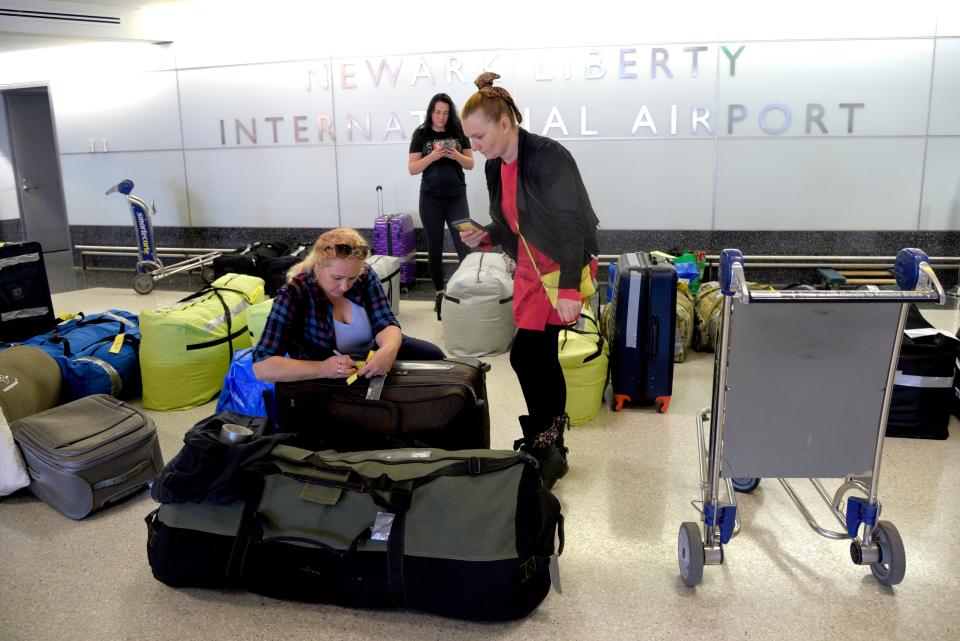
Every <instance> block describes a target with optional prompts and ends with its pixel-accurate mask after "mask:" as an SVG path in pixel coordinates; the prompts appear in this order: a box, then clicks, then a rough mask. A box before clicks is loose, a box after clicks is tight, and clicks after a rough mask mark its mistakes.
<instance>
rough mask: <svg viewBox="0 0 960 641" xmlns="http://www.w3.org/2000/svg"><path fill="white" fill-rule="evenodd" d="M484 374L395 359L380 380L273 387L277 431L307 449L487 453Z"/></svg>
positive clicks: (467, 362) (464, 365)
mask: <svg viewBox="0 0 960 641" xmlns="http://www.w3.org/2000/svg"><path fill="white" fill-rule="evenodd" d="M489 368H490V367H489V365H487V364H486V363H483V362H481V361H478V360H476V359H446V360H442V361H396V362H395V363H394V365H393V368H392V369H391V370H390V373H389V374H388V375H387V376H386V377H385V378H384V379H382V380H381V381H377V378H374V379H372V380H369V381H368V380H367V379H366V378H360V379H357V381H356V382H355V383H353V384H352V385H347V384H346V382H345V381H343V380H340V379H335V380H333V379H317V380H312V381H300V382H295V383H277V385H276V388H275V395H276V411H277V417H276V422H277V427H278V429H279V431H281V432H293V433H295V434H296V435H297V436H296V439H295V441H294V442H295V443H296V444H297V445H298V446H301V447H306V448H308V449H325V448H332V449H335V450H339V451H354V450H369V449H385V448H390V447H405V446H417V447H419V446H422V445H427V446H431V447H440V448H443V449H447V450H462V449H480V448H488V447H490V410H489V407H488V405H487V388H486V380H485V376H486V371H487V370H489ZM378 383H382V390H380V391H379V397H378V396H377V390H376V386H377V385H378ZM368 390H370V393H369V395H368ZM371 397H372V398H371Z"/></svg>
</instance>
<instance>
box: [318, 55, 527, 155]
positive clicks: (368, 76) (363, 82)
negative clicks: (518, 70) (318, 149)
mask: <svg viewBox="0 0 960 641" xmlns="http://www.w3.org/2000/svg"><path fill="white" fill-rule="evenodd" d="M333 63H334V64H333V87H334V104H335V108H336V121H337V127H336V132H337V144H338V145H352V144H367V143H380V142H397V141H402V140H406V141H409V140H410V138H411V136H412V135H413V130H414V129H416V128H417V127H418V126H419V125H420V124H421V123H422V122H423V119H424V114H425V113H426V109H427V105H428V104H429V102H430V98H431V97H433V95H434V94H437V93H446V94H447V95H449V96H450V98H451V99H452V100H453V102H454V103H455V104H456V106H457V109H458V110H459V109H461V108H462V107H463V104H464V102H466V100H467V98H469V97H470V96H471V95H472V94H473V93H474V92H475V91H476V87H475V86H474V84H473V80H474V78H476V77H477V75H478V74H480V73H481V72H482V71H483V70H485V69H490V70H493V71H496V72H497V73H499V74H500V75H501V76H503V78H502V79H501V80H500V81H499V82H500V83H502V84H503V86H505V87H507V88H508V89H511V90H512V88H513V87H512V84H513V76H512V71H513V56H512V54H511V52H509V51H489V52H469V51H467V52H454V53H447V54H425V55H413V56H369V57H364V58H337V59H335V60H334V61H333ZM411 112H415V113H411Z"/></svg>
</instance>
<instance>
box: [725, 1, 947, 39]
mask: <svg viewBox="0 0 960 641" xmlns="http://www.w3.org/2000/svg"><path fill="white" fill-rule="evenodd" d="M717 7H718V10H717V13H716V20H717V30H718V31H719V32H720V39H721V40H734V39H737V40H796V39H804V40H822V39H827V38H897V37H901V38H902V37H924V36H932V35H933V32H934V29H935V27H936V21H937V20H936V19H937V15H936V12H935V11H934V10H931V9H930V8H928V7H927V6H926V5H925V4H924V3H923V2H919V3H913V4H911V5H910V6H905V5H903V4H902V3H897V2H893V1H892V0H874V1H873V2H867V1H865V0H846V1H845V2H805V3H802V4H797V5H793V6H790V7H789V8H786V7H780V6H777V5H773V4H770V3H769V2H765V1H764V0H739V1H738V2H732V3H729V4H723V5H717Z"/></svg>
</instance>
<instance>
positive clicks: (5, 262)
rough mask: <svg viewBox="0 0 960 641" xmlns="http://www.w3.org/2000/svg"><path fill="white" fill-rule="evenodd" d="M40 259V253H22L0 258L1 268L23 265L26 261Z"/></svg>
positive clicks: (31, 261) (30, 261)
mask: <svg viewBox="0 0 960 641" xmlns="http://www.w3.org/2000/svg"><path fill="white" fill-rule="evenodd" d="M39 260H40V254H37V253H33V254H20V255H19V256H11V257H10V258H0V269H6V268H7V267H13V266H14V265H23V264H24V263H36V262H38V261H39Z"/></svg>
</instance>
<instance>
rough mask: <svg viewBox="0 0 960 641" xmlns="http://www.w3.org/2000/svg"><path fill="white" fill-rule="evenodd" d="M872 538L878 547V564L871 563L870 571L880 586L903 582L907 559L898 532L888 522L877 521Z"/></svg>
mask: <svg viewBox="0 0 960 641" xmlns="http://www.w3.org/2000/svg"><path fill="white" fill-rule="evenodd" d="M873 536H874V540H875V541H876V542H877V545H878V546H879V547H880V562H879V563H871V564H870V571H871V572H873V576H874V578H875V579H876V580H877V581H878V582H879V583H880V585H897V584H898V583H900V582H901V581H903V575H904V573H905V572H906V571H907V557H906V553H905V552H904V549H903V539H901V538H900V532H898V531H897V528H895V527H894V526H893V523H891V522H890V521H878V522H877V527H875V528H874V530H873Z"/></svg>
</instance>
